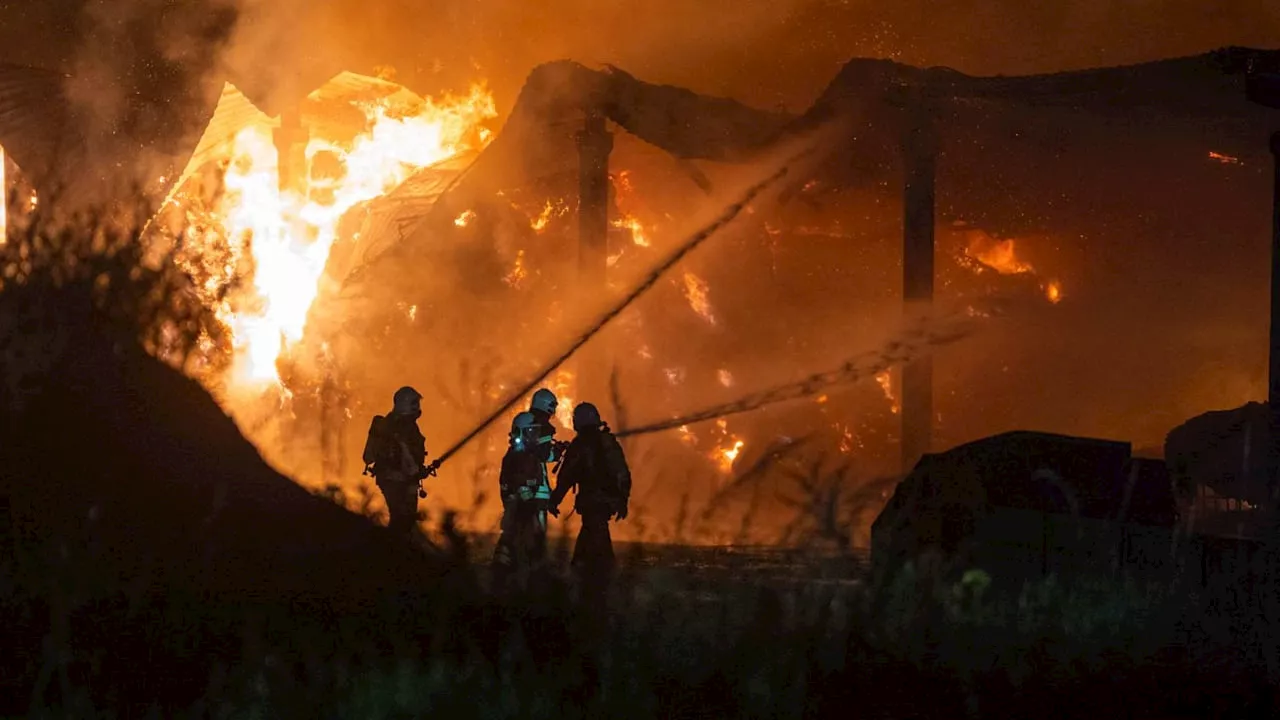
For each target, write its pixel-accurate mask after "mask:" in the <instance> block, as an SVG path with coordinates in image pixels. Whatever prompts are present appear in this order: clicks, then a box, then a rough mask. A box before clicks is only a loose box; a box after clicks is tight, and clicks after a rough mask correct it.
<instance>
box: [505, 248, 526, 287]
mask: <svg viewBox="0 0 1280 720" xmlns="http://www.w3.org/2000/svg"><path fill="white" fill-rule="evenodd" d="M528 275H529V272H528V271H527V270H525V269H524V250H519V251H517V252H516V262H515V265H513V266H512V267H511V272H509V273H507V275H506V277H504V278H503V280H504V281H505V282H506V283H507V285H510V286H511V287H513V288H518V287H520V285H521V284H523V283H524V279H525V277H527V276H528Z"/></svg>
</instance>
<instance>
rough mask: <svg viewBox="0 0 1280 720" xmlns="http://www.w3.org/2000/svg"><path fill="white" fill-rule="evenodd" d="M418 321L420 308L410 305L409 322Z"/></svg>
mask: <svg viewBox="0 0 1280 720" xmlns="http://www.w3.org/2000/svg"><path fill="white" fill-rule="evenodd" d="M417 319H418V306H417V305H410V306H409V322H413V321H415V320H417Z"/></svg>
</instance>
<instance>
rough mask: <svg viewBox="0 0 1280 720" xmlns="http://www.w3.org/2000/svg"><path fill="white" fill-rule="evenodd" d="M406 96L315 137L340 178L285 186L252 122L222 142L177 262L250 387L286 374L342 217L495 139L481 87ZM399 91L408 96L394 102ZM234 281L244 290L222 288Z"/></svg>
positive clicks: (313, 143) (260, 128)
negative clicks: (205, 201)
mask: <svg viewBox="0 0 1280 720" xmlns="http://www.w3.org/2000/svg"><path fill="white" fill-rule="evenodd" d="M404 95H410V96H411V95H412V94H411V93H397V94H396V95H394V96H391V98H388V99H384V100H382V101H379V102H374V103H368V104H363V105H355V107H357V108H358V109H359V110H360V111H361V112H362V113H363V114H364V117H365V127H364V131H363V132H361V133H359V134H358V135H357V136H356V137H355V138H354V139H352V140H349V141H344V142H337V141H333V140H330V139H327V138H324V137H317V136H312V137H311V138H310V140H309V141H308V143H307V146H306V149H305V157H306V159H307V161H308V163H310V162H311V160H312V159H313V158H315V157H316V156H317V155H318V154H325V155H331V156H334V157H336V158H337V160H338V161H339V165H340V168H341V170H340V174H339V175H338V176H337V177H326V178H323V179H320V178H316V179H311V178H309V179H308V181H307V182H304V183H303V185H305V186H306V187H304V188H300V189H297V190H294V189H288V190H283V191H282V190H281V188H280V168H279V161H278V151H277V149H276V146H275V142H274V138H273V136H272V130H271V128H270V126H267V125H263V124H258V125H250V126H247V127H245V128H244V129H242V130H241V131H239V132H238V133H237V134H236V135H235V136H234V139H233V140H232V141H231V142H230V144H229V147H227V148H226V151H225V155H224V159H223V160H222V163H223V164H224V165H225V176H224V191H223V193H222V194H221V197H219V198H218V199H217V200H216V201H215V203H214V206H213V207H212V208H210V210H211V218H204V220H205V222H204V223H202V224H200V225H199V226H197V227H193V228H192V229H189V230H188V231H187V235H186V241H187V246H188V247H189V248H191V250H192V252H190V253H186V254H184V256H183V257H181V258H179V262H181V263H182V264H183V265H184V266H185V269H187V270H188V271H190V272H192V274H193V276H195V277H200V278H208V280H207V281H206V282H204V283H203V285H202V287H201V290H202V291H203V292H202V294H204V295H205V296H206V297H205V298H204V299H205V300H207V301H208V304H209V305H211V306H213V307H214V308H215V309H216V314H217V317H218V319H219V320H220V321H221V322H222V323H223V324H224V325H225V326H226V327H227V329H228V330H229V331H230V336H231V345H232V350H233V353H234V360H233V364H232V368H231V378H230V379H231V380H232V381H234V382H238V383H247V384H248V385H249V386H250V387H257V386H260V385H262V384H278V383H279V376H278V374H277V369H276V362H277V360H278V359H279V357H280V355H281V353H282V352H283V351H284V350H285V349H287V348H288V347H289V346H292V345H294V344H296V343H297V342H298V341H299V340H301V338H302V334H303V330H304V327H305V325H306V320H307V314H308V312H309V311H310V309H311V304H312V302H313V301H314V299H315V297H316V294H317V293H318V290H319V280H320V276H321V274H322V273H323V271H324V268H325V264H326V263H327V261H328V258H329V250H330V248H331V247H332V246H333V243H334V241H335V240H336V238H337V232H338V223H339V221H340V220H341V218H342V217H343V215H344V214H345V213H346V212H347V211H348V210H350V209H351V208H352V207H355V206H356V205H358V204H360V203H363V202H366V201H368V200H372V199H374V198H377V197H380V196H382V195H385V194H387V193H389V192H390V191H392V190H394V189H395V188H396V187H398V186H399V185H400V184H401V183H403V182H404V181H405V180H406V179H408V178H409V176H410V175H411V174H413V173H414V172H416V171H417V170H419V169H422V168H425V167H427V166H430V165H433V164H436V163H438V162H441V161H443V160H447V159H448V158H450V157H453V156H455V155H457V154H459V153H462V152H467V151H473V150H478V149H480V147H482V146H483V145H484V144H486V143H487V141H488V133H487V131H485V130H484V129H483V128H480V124H481V123H482V122H484V121H486V120H488V119H490V118H492V117H494V116H496V114H497V113H496V110H495V108H494V103H493V98H492V96H491V95H490V94H489V92H488V90H486V89H485V88H484V87H483V86H479V85H477V86H475V87H473V88H472V89H471V92H470V94H469V95H467V96H464V97H447V98H445V99H444V100H442V101H439V102H436V101H433V100H431V99H429V98H428V99H419V98H416V97H415V98H414V100H413V101H409V102H406V101H404V100H403V97H404ZM392 98H400V99H399V100H398V101H395V102H394V104H393V99H392ZM353 105H354V104H353ZM33 201H34V198H33ZM245 280H250V281H251V282H248V283H243V281H245ZM238 281H239V282H242V283H243V285H244V286H245V288H246V291H245V292H241V293H238V294H236V295H234V296H230V295H225V294H224V291H225V289H226V288H228V287H231V286H233V284H234V283H236V282H238Z"/></svg>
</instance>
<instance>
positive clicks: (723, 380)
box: [717, 368, 733, 387]
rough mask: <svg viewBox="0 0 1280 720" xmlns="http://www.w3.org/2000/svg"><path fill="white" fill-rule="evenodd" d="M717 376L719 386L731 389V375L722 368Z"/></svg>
mask: <svg viewBox="0 0 1280 720" xmlns="http://www.w3.org/2000/svg"><path fill="white" fill-rule="evenodd" d="M717 375H718V377H719V378H720V384H721V385H723V386H725V387H733V373H731V372H729V371H728V370H725V369H723V368H722V369H721V370H720V371H719V373H717Z"/></svg>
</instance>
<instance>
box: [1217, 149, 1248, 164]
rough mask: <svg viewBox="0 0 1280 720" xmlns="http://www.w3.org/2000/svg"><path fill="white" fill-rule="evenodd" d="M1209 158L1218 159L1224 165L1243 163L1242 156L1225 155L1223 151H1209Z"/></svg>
mask: <svg viewBox="0 0 1280 720" xmlns="http://www.w3.org/2000/svg"><path fill="white" fill-rule="evenodd" d="M1209 159H1210V160H1217V161H1218V162H1220V163H1222V164H1223V165H1242V164H1243V163H1241V162H1240V158H1238V157H1235V156H1233V155H1224V154H1222V153H1217V152H1214V151H1212V150H1210V151H1209Z"/></svg>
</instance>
